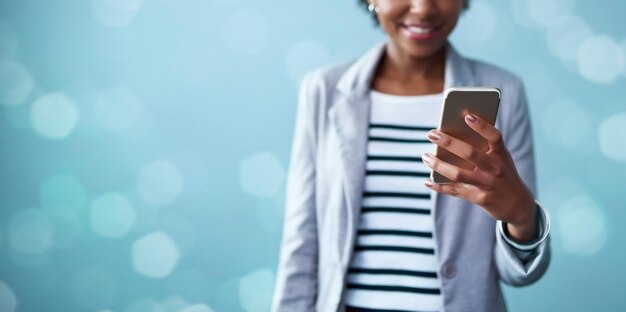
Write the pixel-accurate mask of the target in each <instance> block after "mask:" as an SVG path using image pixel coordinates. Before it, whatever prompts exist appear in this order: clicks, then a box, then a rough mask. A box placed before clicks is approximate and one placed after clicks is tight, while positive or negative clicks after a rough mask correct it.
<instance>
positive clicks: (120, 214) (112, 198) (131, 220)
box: [90, 193, 136, 238]
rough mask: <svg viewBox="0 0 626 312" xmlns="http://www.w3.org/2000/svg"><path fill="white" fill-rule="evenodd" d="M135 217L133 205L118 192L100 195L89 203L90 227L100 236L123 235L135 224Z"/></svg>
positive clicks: (118, 236) (114, 236)
mask: <svg viewBox="0 0 626 312" xmlns="http://www.w3.org/2000/svg"><path fill="white" fill-rule="evenodd" d="M135 217H136V213H135V209H134V207H133V205H132V204H131V202H130V201H129V200H128V198H126V196H124V195H123V194H120V193H108V194H104V195H101V196H99V197H98V198H96V199H95V200H94V201H93V202H92V204H91V213H90V221H91V228H92V229H93V231H94V232H95V233H96V234H98V235H100V236H102V237H107V238H121V237H124V236H125V235H126V234H127V233H128V232H129V231H130V229H131V228H132V227H133V224H135Z"/></svg>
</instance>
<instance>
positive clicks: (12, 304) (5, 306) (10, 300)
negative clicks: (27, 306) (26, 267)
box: [0, 281, 17, 312]
mask: <svg viewBox="0 0 626 312" xmlns="http://www.w3.org/2000/svg"><path fill="white" fill-rule="evenodd" d="M16 308H17V297H16V296H15V293H14V292H13V290H12V289H11V288H10V287H9V285H7V284H6V283H4V282H3V281H0V312H14V311H16Z"/></svg>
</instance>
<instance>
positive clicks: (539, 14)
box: [520, 0, 574, 26]
mask: <svg viewBox="0 0 626 312" xmlns="http://www.w3.org/2000/svg"><path fill="white" fill-rule="evenodd" d="M520 2H523V3H525V4H526V9H527V10H528V16H529V17H530V19H531V20H532V21H533V22H535V23H537V24H539V25H541V26H549V25H552V24H553V23H555V21H557V20H558V19H559V18H560V17H562V16H564V15H566V14H569V13H570V12H571V11H572V10H573V9H574V0H526V1H520Z"/></svg>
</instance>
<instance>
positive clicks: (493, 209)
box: [422, 114, 537, 242]
mask: <svg viewBox="0 0 626 312" xmlns="http://www.w3.org/2000/svg"><path fill="white" fill-rule="evenodd" d="M465 122H466V123H467V125H468V126H469V127H470V128H472V129H473V130H474V131H476V132H477V133H478V134H480V135H481V136H482V137H483V138H485V139H486V140H487V143H488V144H487V146H486V147H478V146H473V145H470V144H469V143H466V142H464V141H461V140H459V139H457V138H454V137H452V136H450V135H447V134H445V133H442V132H439V131H437V130H431V131H430V132H429V133H428V139H429V140H430V141H431V142H433V143H435V144H436V145H437V146H439V147H441V148H444V149H446V150H448V151H449V152H451V153H453V154H455V155H457V156H459V157H461V158H463V159H465V160H467V161H469V162H470V163H471V164H472V165H473V166H474V168H473V169H464V168H460V167H457V166H455V165H452V164H450V163H447V162H445V161H443V160H441V159H438V158H437V157H436V156H435V155H433V154H431V153H426V154H424V155H422V159H423V161H424V163H425V164H426V165H427V166H429V167H430V168H432V169H433V170H434V171H437V172H438V173H440V174H442V175H443V176H445V177H446V178H448V179H450V180H451V181H452V183H449V184H435V183H433V182H432V181H430V180H427V181H426V182H425V185H426V186H427V187H428V188H430V189H432V190H435V191H436V192H439V193H443V194H447V195H451V196H455V197H459V198H463V199H465V200H468V201H470V202H472V203H474V204H476V205H479V206H480V207H482V208H483V209H484V210H485V211H486V212H487V213H488V214H489V215H491V216H492V217H494V218H496V219H498V220H502V221H503V222H505V223H507V227H508V232H509V234H510V235H511V237H512V238H513V239H515V240H516V241H519V242H527V241H529V240H531V239H532V238H533V235H534V233H535V231H536V226H537V210H536V207H535V200H534V198H533V195H532V193H531V192H530V190H529V189H528V188H527V187H526V185H525V184H524V182H523V181H522V179H521V178H520V176H519V175H518V173H517V170H516V169H515V163H514V162H513V159H512V158H511V155H510V154H509V151H508V150H507V149H506V146H505V145H504V142H503V140H502V135H501V134H500V131H498V129H496V128H495V127H494V126H492V125H490V124H489V123H487V122H485V121H484V120H483V119H481V118H480V117H477V116H475V115H472V114H468V115H466V116H465Z"/></svg>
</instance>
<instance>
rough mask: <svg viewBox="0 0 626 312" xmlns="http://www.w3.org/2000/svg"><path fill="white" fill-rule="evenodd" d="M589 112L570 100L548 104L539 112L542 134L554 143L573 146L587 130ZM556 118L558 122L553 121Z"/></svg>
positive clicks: (568, 146)
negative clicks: (541, 112)
mask: <svg viewBox="0 0 626 312" xmlns="http://www.w3.org/2000/svg"><path fill="white" fill-rule="evenodd" d="M588 116H589V114H588V113H587V112H585V111H584V110H583V109H582V108H581V107H580V106H578V105H577V104H576V103H574V102H573V101H570V100H561V101H557V102H554V103H551V104H549V105H548V106H547V107H546V108H545V109H544V111H543V114H541V121H542V123H541V125H542V126H543V133H542V134H543V135H542V137H545V138H546V139H547V140H549V141H550V142H552V143H554V144H555V145H560V146H562V147H567V148H575V147H576V146H577V144H578V143H579V142H580V141H581V139H583V137H584V136H585V135H586V134H587V131H588V130H589V127H590V126H589V120H588V118H589V117H588ZM556 120H558V122H555V121H556Z"/></svg>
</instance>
